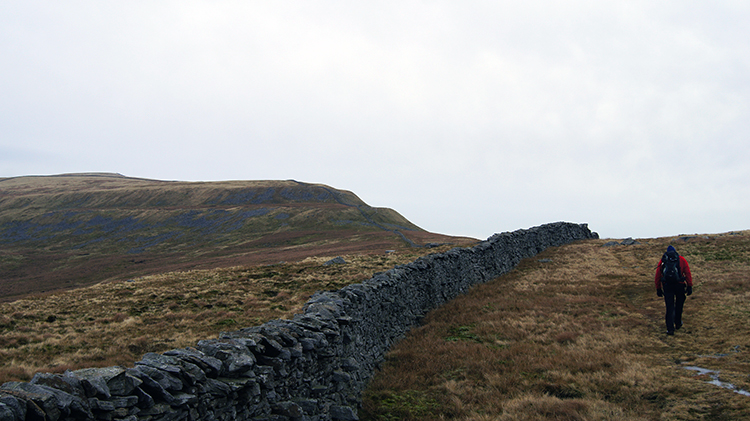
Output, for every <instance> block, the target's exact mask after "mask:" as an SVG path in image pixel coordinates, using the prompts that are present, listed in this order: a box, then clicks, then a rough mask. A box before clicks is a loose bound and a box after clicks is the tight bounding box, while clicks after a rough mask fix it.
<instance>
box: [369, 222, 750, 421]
mask: <svg viewBox="0 0 750 421" xmlns="http://www.w3.org/2000/svg"><path fill="white" fill-rule="evenodd" d="M640 241H641V244H640V245H632V246H622V245H620V246H614V247H603V246H602V245H603V244H604V243H605V240H591V241H584V242H579V243H575V244H571V245H567V246H563V247H558V248H553V249H549V250H547V251H545V252H544V253H542V254H540V255H538V256H536V257H535V258H532V259H526V260H525V261H523V262H522V263H521V264H520V265H519V266H518V267H517V268H516V269H515V270H513V271H512V272H511V273H509V274H507V275H505V276H502V277H500V278H498V279H495V280H493V281H491V282H489V283H487V284H484V285H481V286H478V287H476V288H474V289H472V290H471V291H470V292H469V293H467V294H466V295H464V296H461V297H459V298H457V299H455V300H453V301H452V302H450V303H448V304H446V305H445V306H443V307H441V308H439V309H437V310H435V311H434V312H432V313H430V314H429V315H428V316H427V317H426V319H425V320H424V324H423V325H422V326H421V327H418V328H415V329H413V330H412V331H411V332H410V333H409V334H408V335H407V337H406V338H405V339H404V340H403V341H402V342H400V343H399V344H398V345H397V346H396V347H394V349H392V350H391V352H390V353H389V354H388V356H387V359H386V362H385V363H384V364H383V367H382V370H381V371H379V372H377V373H376V375H375V376H374V377H373V379H372V380H371V383H370V387H369V389H368V390H367V391H366V392H365V394H364V408H363V409H362V410H361V411H360V416H361V418H362V419H364V420H441V419H456V420H482V421H484V420H487V421H489V420H623V419H627V420H662V419H670V420H671V419H679V420H737V419H750V396H748V394H742V393H738V392H742V391H743V390H744V391H750V378H749V377H748V374H750V335H748V333H750V332H749V330H750V327H749V326H750V232H748V231H745V232H741V233H728V234H722V235H711V236H695V237H692V238H686V237H682V238H671V239H670V238H661V239H652V240H640ZM668 244H673V245H675V247H676V248H677V250H678V251H679V252H680V253H681V254H683V255H684V256H685V257H686V258H687V259H688V262H689V263H690V265H691V268H692V273H693V276H694V281H695V287H694V294H693V295H692V296H691V297H688V300H687V302H686V304H685V311H684V323H685V325H684V327H683V328H682V329H681V330H678V331H677V332H676V335H675V336H666V334H665V333H666V328H665V326H664V302H663V300H662V299H660V298H658V297H657V296H656V293H655V289H654V284H653V282H654V280H653V276H654V270H655V266H656V263H657V261H658V259H659V258H660V257H661V254H662V253H663V251H664V249H665V248H666V246H667V245H668ZM688 367H701V368H705V369H710V370H714V371H717V372H719V373H720V374H719V377H718V381H719V382H725V383H729V384H732V385H733V386H735V387H736V388H737V390H730V389H727V388H725V387H721V385H719V384H718V383H717V382H716V380H717V379H716V377H712V376H711V374H701V373H700V372H698V371H692V370H689V369H688ZM712 382H713V383H712ZM724 386H727V384H724Z"/></svg>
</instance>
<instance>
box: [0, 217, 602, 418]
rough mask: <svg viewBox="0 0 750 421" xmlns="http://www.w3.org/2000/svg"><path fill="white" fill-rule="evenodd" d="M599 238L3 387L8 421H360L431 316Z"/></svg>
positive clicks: (528, 247) (374, 286) (529, 238)
mask: <svg viewBox="0 0 750 421" xmlns="http://www.w3.org/2000/svg"><path fill="white" fill-rule="evenodd" d="M588 238H597V234H596V233H592V232H591V231H590V230H589V229H588V227H587V226H586V225H585V224H572V223H564V222H558V223H553V224H547V225H542V226H539V227H534V228H531V229H527V230H518V231H514V232H510V233H502V234H496V235H494V236H492V237H490V238H489V239H487V240H486V241H484V242H482V243H480V244H478V245H477V246H475V247H472V248H456V249H453V250H450V251H448V252H445V253H441V254H432V255H429V256H426V257H423V258H420V259H418V260H416V261H414V262H412V263H409V264H407V265H403V266H398V267H395V268H393V269H391V270H389V271H386V272H381V273H378V274H376V275H375V276H373V277H372V278H371V279H369V280H367V281H364V282H362V283H360V284H353V285H349V286H347V287H345V288H342V289H341V290H338V291H335V292H322V293H317V294H316V295H314V296H313V297H312V298H311V299H310V300H309V301H308V302H307V304H306V307H305V310H304V312H303V313H301V314H298V315H295V316H294V318H292V319H291V320H273V321H271V322H268V323H266V324H263V325H262V326H257V327H249V328H245V329H242V330H238V331H235V332H227V333H222V334H221V335H220V336H219V337H218V338H216V339H208V340H203V341H200V342H199V343H198V344H196V346H195V347H190V348H186V349H175V350H172V351H168V352H165V353H163V354H155V353H149V354H146V355H144V356H143V359H142V360H140V361H138V362H136V363H135V365H134V366H133V367H129V368H124V367H108V368H90V369H83V370H77V371H68V372H66V373H64V374H49V373H47V374H37V375H36V376H35V377H34V378H33V379H32V380H31V381H30V382H28V383H24V382H9V383H5V384H4V385H2V387H0V421H20V420H50V421H58V420H105V421H115V420H127V421H136V420H144V421H151V420H153V421H157V420H160V421H161V420H165V421H166V420H269V421H270V420H275V421H285V420H310V421H313V420H321V421H322V420H356V419H358V418H357V407H358V405H359V403H360V394H361V392H362V390H363V389H364V388H365V386H366V384H367V381H368V379H369V378H370V376H371V375H372V374H373V372H374V370H375V369H376V367H377V366H378V364H380V362H381V361H382V360H383V357H384V355H385V353H386V352H387V351H388V349H389V348H390V347H391V345H393V344H394V343H395V342H396V341H398V340H399V339H400V338H401V337H402V336H403V335H404V333H406V331H407V330H409V329H410V328H411V327H413V326H415V325H416V324H418V323H419V321H420V320H421V319H422V317H423V316H424V315H425V314H426V313H427V312H428V311H430V310H432V309H434V308H436V307H437V306H439V305H441V304H443V303H445V302H446V301H448V300H451V299H453V298H455V297H456V296H457V295H459V294H462V293H464V292H465V291H467V290H468V289H469V288H470V287H471V286H473V285H476V284H478V283H482V282H486V281H488V280H490V279H493V278H495V277H497V276H499V275H502V274H503V273H506V272H508V271H510V270H511V269H512V268H513V267H514V266H516V265H517V264H518V263H519V262H520V260H521V259H523V258H526V257H531V256H534V255H536V254H537V253H539V252H541V251H542V250H544V249H546V248H547V247H551V246H559V245H563V244H566V243H570V242H573V241H576V240H582V239H588Z"/></svg>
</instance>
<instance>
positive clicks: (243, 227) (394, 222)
mask: <svg viewBox="0 0 750 421" xmlns="http://www.w3.org/2000/svg"><path fill="white" fill-rule="evenodd" d="M471 241H476V240H474V239H465V238H463V239H462V238H457V237H448V236H441V235H438V234H432V233H429V232H427V231H425V230H423V229H422V228H420V227H419V226H417V225H415V224H413V223H412V222H410V221H409V220H407V219H406V218H404V217H403V216H402V215H400V214H399V213H398V212H396V211H395V210H393V209H389V208H377V207H372V206H369V205H368V204H366V203H365V202H364V201H362V200H361V199H360V198H359V197H358V196H357V195H356V194H354V193H353V192H351V191H347V190H340V189H335V188H333V187H330V186H327V185H324V184H314V183H305V182H300V181H296V180H245V181H243V180H230V181H209V182H185V181H162V180H150V179H142V178H134V177H126V176H122V175H121V174H116V173H75V174H62V175H59V176H55V175H53V176H24V177H14V178H6V179H2V180H0V246H2V251H0V271H1V272H3V273H4V275H5V276H3V279H1V280H0V286H1V287H2V289H3V291H4V292H3V293H2V294H0V295H1V296H0V300H2V299H3V298H4V297H8V296H14V297H17V296H20V295H22V294H25V293H28V292H41V291H49V290H54V289H58V288H71V287H77V286H83V285H89V284H91V283H94V282H100V281H105V280H109V279H121V278H122V277H132V276H138V275H144V274H149V273H156V272H165V271H173V270H185V269H191V268H209V267H220V266H227V265H235V264H257V263H273V262H278V261H282V260H292V261H294V260H300V259H303V258H305V257H308V256H311V255H314V254H319V253H336V252H337V251H338V253H346V252H351V251H361V252H367V253H373V252H378V253H383V252H385V250H389V249H399V248H403V247H418V246H420V244H428V243H445V242H459V243H466V242H471ZM24 285H35V286H33V287H31V288H27V287H25V286H24Z"/></svg>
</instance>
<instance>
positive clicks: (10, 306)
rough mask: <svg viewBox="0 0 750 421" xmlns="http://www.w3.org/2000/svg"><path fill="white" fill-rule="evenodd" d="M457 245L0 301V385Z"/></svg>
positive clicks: (232, 321)
mask: <svg viewBox="0 0 750 421" xmlns="http://www.w3.org/2000/svg"><path fill="white" fill-rule="evenodd" d="M451 247H452V246H450V245H444V246H440V247H436V248H433V249H427V248H412V249H409V250H408V251H404V252H395V253H389V254H381V255H344V256H342V257H343V258H344V259H345V260H346V261H347V263H346V264H331V265H325V264H324V263H325V262H326V261H327V260H329V259H331V258H332V257H311V258H307V259H304V260H302V261H299V262H294V263H279V264H274V265H255V266H246V267H233V268H225V269H213V270H194V271H188V272H172V273H166V274H161V275H151V276H145V277H140V278H135V279H132V280H127V281H120V282H109V283H102V284H98V285H94V286H90V287H86V288H79V289H75V290H72V291H66V292H58V293H54V294H46V295H38V296H35V297H29V298H26V299H23V300H17V301H15V302H11V303H4V304H0V383H4V382H6V381H11V380H21V381H26V380H29V379H30V378H31V377H32V376H33V374H34V373H35V372H37V371H45V372H63V371H65V370H67V369H72V370H75V369H78V368H85V367H108V366H113V365H123V366H132V364H133V363H134V362H135V361H138V360H139V359H140V358H141V356H142V355H143V354H144V353H146V352H163V351H166V350H169V349H175V348H184V347H187V346H194V345H195V344H196V343H197V342H198V341H199V340H201V339H207V338H212V337H216V336H217V335H218V334H219V333H220V332H222V331H232V330H237V329H240V328H243V327H247V326H254V325H259V324H262V323H264V322H266V321H268V320H272V319H278V318H289V317H291V316H292V315H293V314H295V313H299V312H301V309H302V306H303V304H304V303H305V302H306V301H307V300H308V299H309V298H310V295H312V294H313V293H314V292H315V291H318V290H337V289H340V288H342V287H344V286H346V285H349V284H352V283H356V282H361V281H363V280H365V279H367V278H369V277H371V276H372V275H373V274H374V273H375V272H380V271H383V270H388V269H390V268H392V267H394V266H396V265H400V264H405V263H408V262H411V261H413V260H415V259H416V258H417V257H419V256H421V255H424V254H427V253H430V252H439V251H445V250H447V249H448V248H451Z"/></svg>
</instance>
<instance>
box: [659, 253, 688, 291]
mask: <svg viewBox="0 0 750 421" xmlns="http://www.w3.org/2000/svg"><path fill="white" fill-rule="evenodd" d="M680 271H681V272H682V273H681V275H682V279H683V282H681V283H683V284H686V285H687V286H689V287H692V286H693V275H691V274H690V266H689V265H688V262H687V260H685V258H684V257H682V256H680ZM654 283H655V284H656V289H657V290H659V289H662V285H661V259H659V265H658V266H657V267H656V276H655V277H654Z"/></svg>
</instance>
